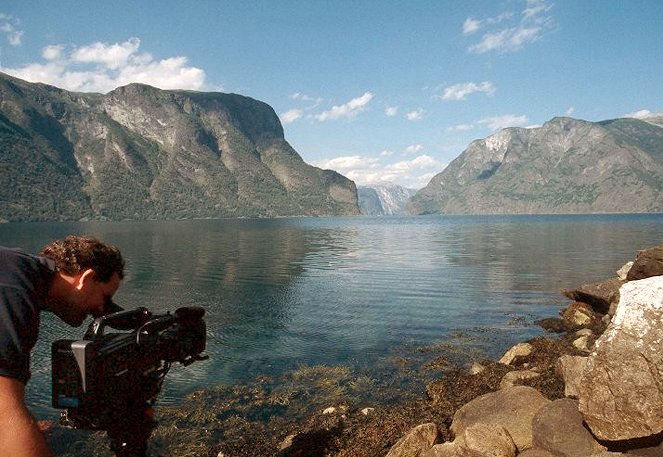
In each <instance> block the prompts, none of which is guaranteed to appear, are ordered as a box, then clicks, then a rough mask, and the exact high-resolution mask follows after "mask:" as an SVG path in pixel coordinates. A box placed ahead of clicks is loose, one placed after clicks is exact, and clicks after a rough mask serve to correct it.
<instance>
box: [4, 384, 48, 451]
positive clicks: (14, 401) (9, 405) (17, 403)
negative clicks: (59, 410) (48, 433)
mask: <svg viewBox="0 0 663 457" xmlns="http://www.w3.org/2000/svg"><path fill="white" fill-rule="evenodd" d="M24 392H25V386H24V385H23V384H22V383H21V382H20V381H18V380H17V379H14V378H9V377H6V376H0V455H1V456H12V457H53V453H52V452H51V450H50V448H49V447H48V444H47V443H46V439H45V438H44V435H43V434H42V433H41V432H40V431H39V428H38V427H37V421H35V419H34V418H33V417H32V415H31V414H30V412H29V411H28V408H27V407H26V406H25V402H24Z"/></svg>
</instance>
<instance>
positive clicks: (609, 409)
mask: <svg viewBox="0 0 663 457" xmlns="http://www.w3.org/2000/svg"><path fill="white" fill-rule="evenodd" d="M620 296H621V299H620V301H619V305H618V306H617V310H616V313H615V316H614V317H613V319H612V322H611V324H610V326H609V327H608V329H607V330H606V331H605V333H603V335H601V337H599V339H598V340H597V341H596V343H595V345H594V352H593V353H592V354H591V355H590V357H589V358H588V360H587V366H586V367H585V370H584V374H583V378H582V382H581V384H580V388H579V400H580V412H581V413H582V414H583V416H584V418H585V421H586V423H587V424H588V426H589V427H590V429H591V431H592V432H593V433H594V435H595V436H597V437H598V438H599V439H602V440H628V439H633V438H640V437H646V436H649V435H654V434H657V433H660V432H661V431H663V414H661V398H663V390H662V389H663V351H662V350H661V348H662V342H663V326H661V321H662V320H663V276H655V277H652V278H647V279H641V280H639V281H631V282H628V283H626V284H624V285H623V286H622V288H621V290H620Z"/></svg>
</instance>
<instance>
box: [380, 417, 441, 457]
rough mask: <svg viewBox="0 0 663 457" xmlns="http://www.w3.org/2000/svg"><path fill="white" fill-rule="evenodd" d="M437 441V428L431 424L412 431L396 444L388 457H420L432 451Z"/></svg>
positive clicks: (419, 426)
mask: <svg viewBox="0 0 663 457" xmlns="http://www.w3.org/2000/svg"><path fill="white" fill-rule="evenodd" d="M436 439H437V426H436V425H435V424H434V423H432V422H429V423H427V424H421V425H418V426H416V427H415V428H413V429H412V430H410V431H409V432H408V433H407V434H406V435H405V436H404V437H402V438H401V439H400V440H398V442H397V443H396V444H394V445H393V446H392V447H391V449H390V450H389V453H388V454H387V456H386V457H419V456H420V455H422V454H423V453H425V452H427V451H428V450H430V448H432V447H433V444H434V443H435V440H436Z"/></svg>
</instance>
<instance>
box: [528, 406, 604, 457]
mask: <svg viewBox="0 0 663 457" xmlns="http://www.w3.org/2000/svg"><path fill="white" fill-rule="evenodd" d="M532 434H533V440H534V446H535V447H539V448H542V449H546V450H547V451H550V452H552V453H553V454H559V455H563V456H565V457H587V456H589V455H592V454H594V453H597V452H602V451H605V450H606V448H605V447H603V446H601V445H600V444H599V443H598V442H597V441H596V439H594V437H593V436H592V434H591V433H589V432H588V431H587V429H586V428H585V427H584V426H583V423H582V415H581V414H580V412H579V411H578V402H577V401H576V400H571V399H569V398H564V399H561V400H555V401H553V402H552V403H550V404H548V405H546V406H544V407H543V408H541V409H540V410H539V412H538V413H536V415H535V416H534V418H533V419H532Z"/></svg>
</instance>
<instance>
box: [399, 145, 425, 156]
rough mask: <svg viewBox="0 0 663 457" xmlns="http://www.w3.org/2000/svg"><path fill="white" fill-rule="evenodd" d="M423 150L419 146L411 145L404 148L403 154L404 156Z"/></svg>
mask: <svg viewBox="0 0 663 457" xmlns="http://www.w3.org/2000/svg"><path fill="white" fill-rule="evenodd" d="M422 149H423V146H422V145H421V144H411V145H410V146H408V147H406V148H405V150H404V152H405V153H406V154H416V153H417V152H419V151H421V150H422Z"/></svg>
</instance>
